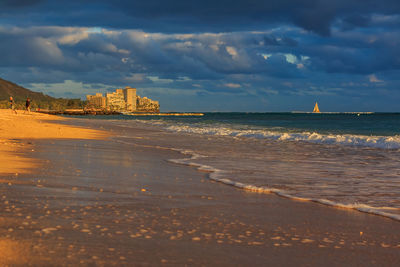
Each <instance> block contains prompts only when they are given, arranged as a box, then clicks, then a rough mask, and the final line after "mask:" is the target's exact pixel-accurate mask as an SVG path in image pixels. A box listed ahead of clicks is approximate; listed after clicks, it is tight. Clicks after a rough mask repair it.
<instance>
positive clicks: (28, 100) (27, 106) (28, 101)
mask: <svg viewBox="0 0 400 267" xmlns="http://www.w3.org/2000/svg"><path fill="white" fill-rule="evenodd" d="M27 111H28V114H29V113H31V99H30V98H29V97H28V98H27V99H26V102H25V112H27Z"/></svg>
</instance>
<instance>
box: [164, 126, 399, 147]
mask: <svg viewBox="0 0 400 267" xmlns="http://www.w3.org/2000/svg"><path fill="white" fill-rule="evenodd" d="M167 130H169V131H173V132H185V133H195V134H207V135H217V136H233V137H248V138H259V139H263V138H267V139H273V140H279V141H305V142H312V143H320V144H332V145H333V144H338V145H350V146H361V147H373V148H383V149H400V135H395V136H366V135H352V134H320V133H316V132H301V133H292V132H278V131H270V130H241V129H231V128H228V127H208V126H207V127H194V126H188V125H172V126H168V127H167Z"/></svg>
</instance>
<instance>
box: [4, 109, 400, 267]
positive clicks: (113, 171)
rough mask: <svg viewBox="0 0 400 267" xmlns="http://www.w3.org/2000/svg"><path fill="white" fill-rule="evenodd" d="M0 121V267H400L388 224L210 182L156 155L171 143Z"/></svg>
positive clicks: (398, 239)
mask: <svg viewBox="0 0 400 267" xmlns="http://www.w3.org/2000/svg"><path fill="white" fill-rule="evenodd" d="M20 113H21V112H20ZM0 122H1V125H0V128H1V130H0V132H1V137H0V138H1V143H2V145H1V147H0V149H1V151H2V152H1V153H2V159H4V161H7V162H9V163H8V164H9V165H7V164H6V165H4V169H3V165H2V166H1V171H2V176H1V182H0V214H1V215H0V265H11V266H14V265H15V266H24V265H28V264H30V265H34V266H64V265H70V266H71V265H72V266H76V265H80V266H93V265H95V266H96V265H97V266H143V265H147V266H148V265H150V266H160V265H167V266H169V265H178V266H182V265H190V266H199V265H206V266H398V264H399V262H400V223H399V222H398V221H394V220H391V219H388V218H384V217H379V216H374V215H370V214H365V213H361V212H357V211H354V210H345V209H336V208H331V207H327V206H324V205H320V204H316V203H309V202H300V201H293V200H289V199H285V198H281V197H277V196H276V195H272V194H258V193H252V192H247V191H244V190H240V189H237V188H234V187H230V186H226V185H224V184H221V183H216V182H213V181H210V180H209V179H208V174H207V173H206V172H199V171H198V170H196V169H195V168H191V167H187V166H182V165H178V164H172V163H171V162H169V161H168V160H169V159H178V158H184V157H185V155H183V154H181V153H178V152H176V151H172V150H168V149H164V148H162V147H157V138H162V139H163V141H164V142H165V143H168V142H169V140H170V142H177V140H176V139H174V138H176V137H174V135H173V134H169V135H166V134H165V133H161V132H159V131H157V130H149V129H145V128H115V127H113V128H111V127H109V125H108V124H107V123H106V122H104V121H97V120H78V119H76V120H71V119H69V120H65V119H62V118H59V117H53V116H46V115H43V114H34V113H32V114H31V115H20V114H18V115H12V114H11V112H8V111H1V113H0ZM84 126H86V127H88V126H90V129H88V128H84ZM10 127H11V128H12V129H9V128H10ZM28 129H31V130H30V131H29V133H28V132H27V131H28ZM117 133H118V134H120V135H125V136H130V138H131V139H132V140H137V142H134V143H126V142H123V141H124V139H123V138H122V139H121V138H117V137H115V136H116V135H117ZM110 136H114V137H112V138H110ZM188 138H189V137H188ZM180 141H184V142H195V141H196V140H194V139H187V140H186V139H185V140H180ZM16 156H18V157H17V158H16ZM16 160H18V162H20V163H19V164H20V165H11V164H12V163H14V162H16ZM8 166H11V167H8ZM15 166H17V167H15ZM37 166H39V167H40V168H35V167H37ZM4 170H5V171H4ZM15 173H18V175H15Z"/></svg>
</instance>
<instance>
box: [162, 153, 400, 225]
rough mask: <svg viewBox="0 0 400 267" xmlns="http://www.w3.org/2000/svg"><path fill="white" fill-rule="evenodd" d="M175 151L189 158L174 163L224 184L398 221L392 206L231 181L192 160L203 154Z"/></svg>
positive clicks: (222, 172)
mask: <svg viewBox="0 0 400 267" xmlns="http://www.w3.org/2000/svg"><path fill="white" fill-rule="evenodd" d="M173 150H175V151H179V152H181V153H182V154H184V155H189V156H190V157H189V158H183V159H170V160H169V161H170V162H172V163H175V164H181V165H187V166H191V167H196V168H197V169H198V170H199V171H205V172H209V175H208V177H209V179H211V180H213V181H216V182H219V183H223V184H226V185H230V186H233V187H236V188H239V189H243V190H247V191H251V192H255V193H262V194H276V195H277V196H280V197H284V198H288V199H292V200H297V201H307V202H315V203H319V204H323V205H326V206H332V207H335V208H342V209H352V210H357V211H360V212H364V213H369V214H374V215H379V216H383V217H387V218H390V219H393V220H396V221H400V214H396V213H392V212H390V211H397V212H398V211H399V210H400V209H399V208H394V207H373V206H370V205H366V204H362V203H353V204H344V203H340V202H336V201H332V200H328V199H322V198H307V197H299V196H296V195H294V194H291V193H290V192H286V191H285V190H282V189H277V188H271V187H266V186H256V185H252V184H247V183H242V182H237V181H233V180H231V179H229V178H225V176H226V172H225V171H223V170H220V169H217V168H214V167H212V166H209V165H204V164H200V163H196V162H193V160H196V159H199V158H203V157H205V156H202V155H200V154H197V153H195V152H193V151H189V150H180V149H173Z"/></svg>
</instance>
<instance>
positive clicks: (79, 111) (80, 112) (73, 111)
mask: <svg viewBox="0 0 400 267" xmlns="http://www.w3.org/2000/svg"><path fill="white" fill-rule="evenodd" d="M37 112H39V113H44V114H50V115H78V116H86V115H128V116H204V113H199V112H159V113H156V112H129V113H127V112H118V111H104V110H83V109H69V110H68V109H67V110H63V111H61V110H37Z"/></svg>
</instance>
